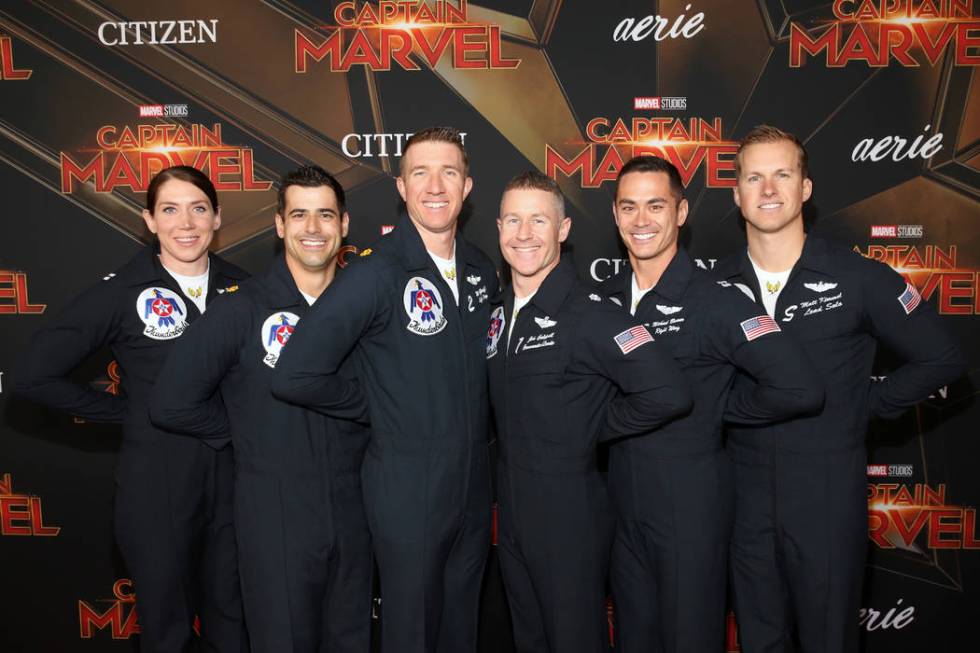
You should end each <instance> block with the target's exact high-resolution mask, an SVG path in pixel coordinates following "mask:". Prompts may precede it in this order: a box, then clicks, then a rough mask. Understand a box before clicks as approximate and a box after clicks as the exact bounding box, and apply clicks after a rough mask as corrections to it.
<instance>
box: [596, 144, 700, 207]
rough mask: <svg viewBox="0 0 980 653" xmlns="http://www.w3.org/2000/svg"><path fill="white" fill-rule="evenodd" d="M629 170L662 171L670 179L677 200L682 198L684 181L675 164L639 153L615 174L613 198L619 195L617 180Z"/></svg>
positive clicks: (629, 171)
mask: <svg viewBox="0 0 980 653" xmlns="http://www.w3.org/2000/svg"><path fill="white" fill-rule="evenodd" d="M631 172H662V173H664V174H665V175H667V179H668V180H670V191H671V192H672V193H673V194H674V196H675V197H676V199H677V202H680V201H681V200H682V199H684V182H683V181H682V180H681V173H680V172H679V171H678V170H677V166H675V165H674V164H673V163H671V162H670V161H668V160H666V159H662V158H660V157H659V156H651V155H641V156H634V157H633V158H632V159H630V160H629V161H627V162H626V163H624V164H623V167H622V168H620V169H619V174H617V175H616V184H615V186H614V187H613V198H618V197H619V181H620V180H621V179H622V178H623V177H624V176H626V175H628V174H630V173H631Z"/></svg>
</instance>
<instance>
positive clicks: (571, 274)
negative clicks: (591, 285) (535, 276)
mask: <svg viewBox="0 0 980 653" xmlns="http://www.w3.org/2000/svg"><path fill="white" fill-rule="evenodd" d="M577 282H578V275H577V274H576V273H575V266H573V265H572V260H571V258H570V257H568V256H567V255H566V256H563V257H562V258H561V260H560V261H559V262H558V265H557V266H556V267H555V269H554V270H552V271H551V272H549V273H548V276H547V277H545V279H544V281H542V282H541V285H540V286H539V287H538V289H537V291H535V293H534V296H533V297H532V298H531V301H530V303H531V304H534V305H535V306H537V307H538V308H540V309H541V310H542V311H543V312H544V313H545V315H557V314H558V311H559V309H560V308H561V306H562V304H564V303H565V299H566V298H567V297H568V294H569V293H570V292H571V291H572V288H573V287H574V286H575V284H576V283H577ZM508 294H509V295H510V296H511V301H510V302H509V303H510V305H511V306H513V304H514V302H513V295H514V287H513V285H512V286H511V287H510V289H509V291H508Z"/></svg>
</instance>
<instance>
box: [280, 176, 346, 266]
mask: <svg viewBox="0 0 980 653" xmlns="http://www.w3.org/2000/svg"><path fill="white" fill-rule="evenodd" d="M285 200H286V201H285V204H284V208H283V212H282V214H279V213H277V214H276V233H277V234H278V235H279V237H280V238H282V240H283V244H284V245H285V248H286V261H287V264H288V265H289V266H290V268H291V269H292V267H293V266H294V265H298V266H301V267H302V268H304V269H306V270H308V271H311V272H315V271H318V270H323V269H324V268H326V267H327V266H328V265H329V264H330V263H332V262H334V261H335V260H336V256H337V252H338V251H340V245H341V243H342V242H343V240H344V237H345V236H346V235H347V229H348V225H349V218H348V216H347V213H346V212H345V213H343V214H341V213H340V209H339V207H338V205H337V196H336V195H335V194H334V192H333V189H332V188H330V186H315V187H311V188H308V187H305V186H289V187H288V188H286V193H285Z"/></svg>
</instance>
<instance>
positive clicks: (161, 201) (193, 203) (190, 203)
mask: <svg viewBox="0 0 980 653" xmlns="http://www.w3.org/2000/svg"><path fill="white" fill-rule="evenodd" d="M185 204H188V205H190V206H194V205H195V204H208V205H210V201H208V200H194V201H193V202H185ZM180 205H181V203H180V202H172V201H167V200H160V201H159V202H157V206H180Z"/></svg>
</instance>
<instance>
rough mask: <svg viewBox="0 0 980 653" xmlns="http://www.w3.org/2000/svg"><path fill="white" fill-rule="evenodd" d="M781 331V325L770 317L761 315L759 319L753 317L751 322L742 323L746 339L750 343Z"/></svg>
mask: <svg viewBox="0 0 980 653" xmlns="http://www.w3.org/2000/svg"><path fill="white" fill-rule="evenodd" d="M779 330H780V329H779V325H778V324H776V321H775V320H774V319H772V318H771V317H769V316H768V315H760V316H759V317H753V318H752V319H750V320H745V321H744V322H742V332H743V333H744V334H745V339H746V340H748V341H749V342H752V341H753V340H755V339H756V338H758V337H760V336H764V335H766V334H767V333H778V332H779Z"/></svg>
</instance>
